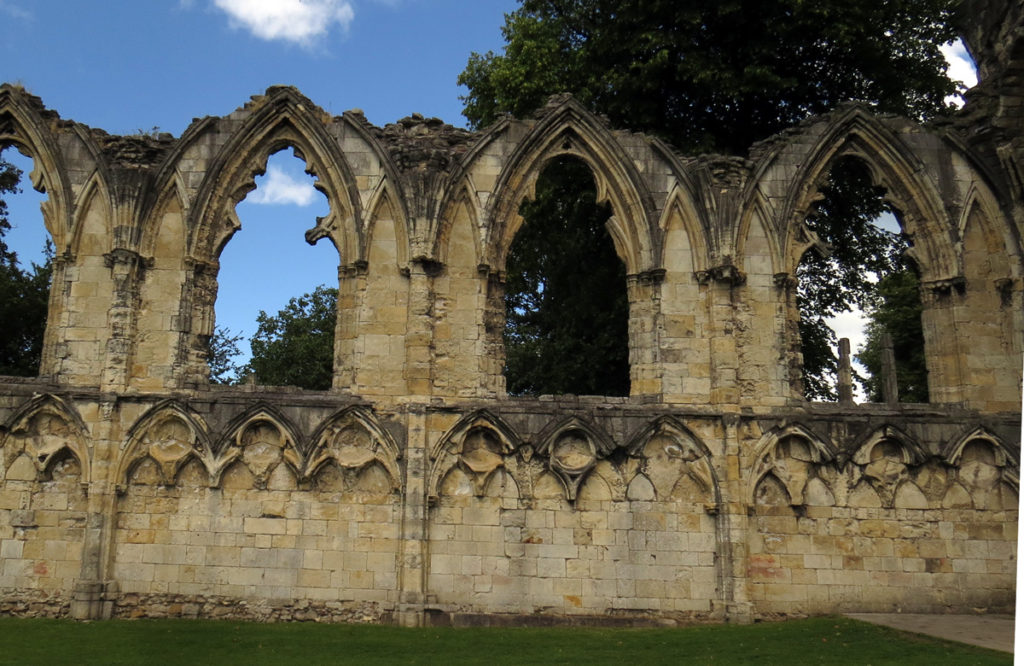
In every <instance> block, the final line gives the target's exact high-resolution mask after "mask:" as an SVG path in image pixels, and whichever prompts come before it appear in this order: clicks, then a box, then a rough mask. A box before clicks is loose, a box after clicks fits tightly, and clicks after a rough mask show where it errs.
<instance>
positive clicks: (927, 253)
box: [758, 104, 961, 281]
mask: <svg viewBox="0 0 1024 666" xmlns="http://www.w3.org/2000/svg"><path fill="white" fill-rule="evenodd" d="M821 122H822V123H824V125H823V126H820V125H819V127H818V128H817V129H818V134H817V136H816V137H815V138H814V140H813V143H812V144H811V146H810V148H809V149H807V150H806V151H805V152H804V153H803V155H801V156H800V158H799V159H800V166H799V168H798V170H797V172H796V173H795V174H794V175H793V177H792V179H791V184H790V185H789V187H788V188H787V191H786V194H785V198H784V200H783V201H782V203H781V206H780V209H779V216H778V218H777V220H778V222H779V224H781V225H783V228H782V229H780V233H781V234H782V239H783V256H784V257H785V262H786V267H787V269H788V270H787V271H786V272H788V273H793V272H794V271H795V268H796V265H797V264H798V263H799V262H800V257H801V256H802V249H803V248H801V247H800V245H799V244H798V243H797V242H795V239H796V238H797V236H798V235H799V233H800V227H802V226H803V225H804V220H805V219H806V217H807V215H808V213H809V212H810V209H811V206H812V205H813V203H814V201H815V200H816V199H817V198H818V196H820V195H819V194H818V190H819V187H820V184H821V183H822V182H823V181H824V179H825V178H826V177H827V174H828V172H829V169H830V168H831V167H832V165H833V164H834V163H835V162H836V160H838V159H839V158H841V157H855V158H858V159H859V160H861V161H862V162H863V163H864V164H865V165H866V166H867V167H868V170H869V171H870V173H871V176H872V180H873V181H874V182H875V183H876V184H878V185H881V186H884V187H885V188H886V199H887V200H888V201H889V202H890V203H891V204H892V205H894V206H895V207H896V208H898V209H899V210H900V211H901V213H902V214H903V224H904V232H905V233H906V234H907V235H908V236H909V237H910V238H911V240H912V243H913V248H912V249H911V251H910V253H909V254H911V256H912V257H913V258H914V260H915V262H916V263H917V264H918V266H919V267H920V269H921V272H922V279H923V280H924V281H933V280H947V279H950V278H953V277H955V276H958V275H959V274H960V273H961V268H960V265H959V263H958V261H957V257H956V253H955V251H954V245H955V240H956V239H955V232H954V230H953V228H952V223H951V221H950V220H949V216H948V213H947V211H946V207H945V206H943V204H942V198H941V196H940V195H939V192H938V190H937V188H936V186H935V184H934V183H933V182H932V180H931V179H930V178H929V177H928V176H927V172H926V169H925V167H924V164H923V162H922V161H921V158H920V157H919V156H918V155H917V154H916V153H915V151H914V149H913V148H911V146H910V145H909V144H908V143H907V142H906V141H904V140H903V139H902V138H900V136H899V135H898V134H897V132H896V131H894V129H892V128H890V127H889V126H887V124H886V123H885V122H883V121H882V120H880V119H879V118H877V117H876V116H875V115H874V114H872V113H871V112H870V111H869V110H868V109H867V108H865V107H864V106H863V105H860V104H852V105H847V106H845V107H843V108H840V109H839V110H838V111H836V112H835V113H833V114H830V115H828V116H825V117H823V118H822V121H821ZM773 157H774V156H773ZM794 157H795V156H794ZM770 161H771V160H766V161H765V162H764V163H762V165H761V167H760V168H759V169H758V177H761V176H764V175H765V172H766V171H767V169H768V168H769V166H770V164H769V163H770Z"/></svg>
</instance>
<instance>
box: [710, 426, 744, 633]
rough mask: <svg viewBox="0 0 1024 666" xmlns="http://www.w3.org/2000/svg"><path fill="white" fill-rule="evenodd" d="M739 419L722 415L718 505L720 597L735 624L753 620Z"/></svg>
mask: <svg viewBox="0 0 1024 666" xmlns="http://www.w3.org/2000/svg"><path fill="white" fill-rule="evenodd" d="M742 425H743V424H742V423H741V419H740V417H739V416H738V415H736V414H724V415H723V416H722V426H721V427H722V434H723V438H724V448H725V470H724V471H725V475H724V479H725V481H724V483H722V501H721V505H720V507H719V521H718V544H717V545H718V552H719V556H720V557H721V558H722V563H721V568H722V574H723V576H722V578H723V580H722V600H723V601H724V603H725V609H724V616H725V617H724V619H725V620H726V621H727V622H735V623H737V624H749V623H750V622H753V603H751V601H750V596H749V592H748V590H747V557H748V544H747V541H748V539H749V536H750V535H749V532H750V525H749V517H748V514H747V501H746V488H745V486H744V476H743V475H742V474H741V472H740V471H741V469H742V465H743V458H742V450H743V447H742V442H741V441H740V428H741V427H742Z"/></svg>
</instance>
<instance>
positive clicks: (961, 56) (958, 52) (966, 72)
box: [939, 39, 978, 106]
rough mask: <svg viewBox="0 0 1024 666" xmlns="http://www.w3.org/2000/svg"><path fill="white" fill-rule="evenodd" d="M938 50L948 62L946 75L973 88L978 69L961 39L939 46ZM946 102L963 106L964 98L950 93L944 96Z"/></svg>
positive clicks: (976, 79)
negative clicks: (948, 95)
mask: <svg viewBox="0 0 1024 666" xmlns="http://www.w3.org/2000/svg"><path fill="white" fill-rule="evenodd" d="M939 50H940V51H942V55H943V56H944V57H945V58H946V62H947V63H948V67H946V76H948V77H949V78H950V79H952V80H953V81H958V82H960V83H962V84H963V85H964V86H965V87H967V88H973V87H974V86H976V85H978V70H977V69H975V67H974V61H973V60H971V56H970V54H968V53H967V49H966V48H965V47H964V43H963V42H962V41H960V40H959V39H958V40H956V41H955V42H953V43H952V44H946V45H944V46H940V47H939ZM946 103H947V104H955V105H956V106H963V105H964V100H963V98H962V97H960V95H951V96H950V97H947V98H946Z"/></svg>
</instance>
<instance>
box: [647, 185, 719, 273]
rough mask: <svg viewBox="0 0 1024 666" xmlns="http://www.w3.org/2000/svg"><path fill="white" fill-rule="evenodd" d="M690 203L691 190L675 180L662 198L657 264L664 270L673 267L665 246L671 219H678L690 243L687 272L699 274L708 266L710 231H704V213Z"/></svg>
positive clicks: (706, 225)
mask: <svg viewBox="0 0 1024 666" xmlns="http://www.w3.org/2000/svg"><path fill="white" fill-rule="evenodd" d="M702 210H703V208H699V209H698V208H697V207H696V206H695V205H694V201H693V195H692V190H690V188H689V187H687V185H686V184H685V183H683V182H679V181H677V182H676V183H675V184H674V185H673V186H672V189H671V190H670V191H669V193H668V197H667V199H666V200H665V207H664V208H663V209H662V212H661V218H660V219H659V220H658V229H659V231H660V233H661V235H662V241H661V252H662V254H661V256H660V257H658V264H659V265H661V266H664V267H665V268H666V269H669V270H672V269H673V268H675V265H674V263H673V262H670V261H669V259H668V257H667V256H666V254H667V253H668V252H669V251H670V248H669V246H668V233H669V230H670V226H671V225H672V224H673V222H674V221H678V224H679V228H680V230H681V231H682V232H683V233H684V234H686V240H687V241H688V243H689V246H690V265H691V267H692V268H691V271H690V272H691V273H701V272H703V271H707V270H708V269H709V268H710V267H711V252H712V248H713V246H714V243H713V238H712V234H710V233H708V224H707V219H706V216H705V215H703V214H701V213H700V212H698V211H702Z"/></svg>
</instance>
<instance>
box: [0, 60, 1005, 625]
mask: <svg viewBox="0 0 1024 666" xmlns="http://www.w3.org/2000/svg"><path fill="white" fill-rule="evenodd" d="M979 52H981V51H979ZM993 81H994V82H993V83H991V84H990V85H992V86H995V87H994V88H993V90H996V89H997V88H998V86H999V85H1001V84H1000V83H999V81H1000V79H999V78H998V77H995V78H994V79H993ZM998 90H1001V91H1002V92H998V94H999V95H1011V94H1012V93H1011V92H1007V90H1008V89H1003V88H998ZM993 94H995V93H993ZM979 99H982V103H983V102H984V98H982V97H980V96H979ZM1015 108H1019V105H1014V104H1003V105H1001V106H1000V107H999V108H998V109H993V110H992V113H991V114H989V116H990V118H987V119H985V120H979V118H980V117H981V116H984V115H985V114H977V113H975V115H971V113H970V112H965V114H963V115H962V116H960V117H958V118H954V119H952V120H949V121H948V122H945V123H944V124H941V125H932V126H922V125H917V124H915V123H912V122H910V121H908V120H905V119H899V118H893V117H883V116H876V115H874V114H873V113H872V112H871V111H870V110H869V109H867V108H866V107H864V106H860V105H850V106H844V107H842V108H840V109H837V110H836V111H834V112H833V113H831V114H828V115H826V116H822V117H817V118H811V119H808V120H807V121H806V122H804V123H803V124H801V125H800V126H799V127H796V128H793V129H792V130H791V131H789V132H787V133H785V134H783V135H780V136H778V137H773V138H772V139H769V140H767V141H765V142H762V143H760V144H757V145H755V146H753V147H752V149H751V151H750V153H749V155H748V156H747V157H745V158H741V157H734V156H733V157H730V156H695V157H688V156H683V155H679V154H678V153H676V152H675V151H674V150H673V149H672V148H671V147H670V146H667V145H665V144H664V143H663V142H661V141H659V140H657V139H654V138H650V137H644V136H643V135H639V134H635V133H631V132H628V131H624V130H620V129H615V128H610V127H608V126H607V124H606V123H605V122H604V121H603V120H601V119H600V118H597V117H595V116H593V115H592V114H590V113H589V112H588V111H586V110H585V109H584V108H583V107H582V105H580V104H579V103H578V102H576V101H574V100H572V99H571V98H567V97H564V96H559V97H557V98H554V99H552V101H551V103H550V104H549V105H548V106H547V107H546V108H545V109H543V110H542V111H541V112H540V113H539V114H538V116H537V117H535V118H530V119H513V118H505V119H503V120H501V121H500V122H499V123H497V124H496V125H495V126H493V127H492V128H490V129H488V130H487V131H486V132H483V133H479V134H475V133H472V132H467V131H465V130H459V129H456V128H452V127H450V126H446V125H444V124H443V123H442V122H441V121H439V120H437V119H425V118H422V117H416V116H413V117H410V118H406V119H402V120H401V121H399V122H398V123H396V124H394V125H390V126H388V127H385V128H375V127H373V126H371V125H370V124H369V123H367V122H366V120H365V118H363V117H362V116H361V114H359V113H358V112H347V113H345V114H343V115H342V116H340V117H332V116H330V115H329V114H327V113H325V112H324V111H323V110H321V109H319V108H317V107H316V106H315V105H314V104H313V103H312V102H310V101H309V100H308V99H306V98H304V97H303V96H302V95H301V94H299V93H298V92H297V91H295V90H294V89H290V88H283V87H276V88H272V89H270V90H268V91H267V92H266V94H264V95H259V96H256V97H254V98H253V99H252V100H251V101H250V102H249V103H248V104H246V105H245V106H243V107H242V108H240V109H238V110H236V111H235V112H233V113H231V114H229V115H228V116H225V117H223V118H207V119H202V120H199V121H196V122H194V123H193V124H192V126H191V127H190V128H189V129H188V130H187V131H186V132H185V134H184V136H182V137H181V138H178V139H175V138H174V137H170V136H155V137H146V136H142V137H114V136H110V135H107V134H105V133H103V132H100V131H98V130H93V129H91V128H87V127H85V126H82V125H79V124H76V123H74V122H72V121H66V120H61V119H59V118H58V117H57V116H56V114H55V113H53V112H51V111H48V110H46V109H45V108H44V107H43V105H42V103H41V102H40V101H39V100H38V99H36V98H34V97H32V96H31V95H29V94H28V93H26V92H25V91H23V90H21V89H18V88H17V87H14V86H9V85H5V86H2V87H0V146H8V145H15V146H16V147H17V148H18V149H19V150H23V151H24V152H26V154H31V155H32V156H33V158H34V159H35V166H36V169H35V171H34V172H33V175H32V180H33V184H34V185H35V186H36V187H37V188H42V189H45V190H46V192H47V193H48V195H49V200H48V201H47V203H46V205H45V217H46V224H47V227H48V229H49V230H50V232H51V235H52V236H53V237H54V240H55V242H56V243H57V246H58V252H59V253H60V257H61V259H60V263H59V268H58V271H57V273H56V274H55V285H56V287H55V289H54V295H53V297H52V298H51V311H50V318H49V320H50V322H51V324H50V330H49V332H48V333H47V335H48V338H47V339H48V341H50V342H48V345H47V351H46V353H45V355H44V362H43V369H42V372H41V376H40V377H39V378H38V379H35V380H24V381H14V382H5V383H3V384H2V386H0V423H2V424H3V425H2V426H0V448H2V450H3V478H4V480H3V484H4V486H3V490H4V491H5V492H7V491H10V493H13V494H11V495H9V496H8V495H4V497H13V498H15V499H13V500H10V501H9V502H8V504H4V505H0V539H3V540H4V543H5V544H7V543H8V542H10V543H12V544H21V545H20V546H7V545H5V547H4V552H5V553H8V552H12V553H13V552H14V551H15V550H17V549H18V548H24V549H28V553H29V555H31V556H32V557H31V558H30V557H29V556H28V555H25V556H24V557H20V558H15V559H18V560H19V562H21V564H18V565H17V566H19V567H22V569H24V570H25V571H34V570H35V569H36V568H38V570H39V571H43V570H46V571H47V572H48V573H47V574H45V575H44V574H25V575H20V574H19V575H18V576H13V577H12V576H8V577H3V576H0V587H8V588H10V589H14V590H23V589H32V588H33V586H34V585H48V586H50V587H51V588H52V590H53V594H54V598H63V599H71V600H72V613H73V614H75V615H76V616H78V617H104V616H109V615H111V614H122V615H123V614H128V613H132V612H136V611H138V612H139V613H141V614H145V613H151V612H156V611H155V609H156V608H158V607H163V608H166V607H167V603H166V602H167V599H169V598H176V597H175V596H174V595H177V596H178V597H180V598H185V599H190V600H191V601H190V602H189V603H194V604H196V605H197V607H202V608H209V607H220V606H223V607H227V606H228V605H232V604H233V603H234V601H237V600H240V599H249V600H251V599H257V598H259V599H261V603H262V602H263V601H266V600H267V599H271V598H272V599H278V598H280V599H284V598H292V599H302V600H320V601H323V600H330V603H333V604H335V605H336V606H337V608H333V607H332V610H324V611H323V612H324V613H325V614H327V615H329V616H330V617H331V618H332V619H352V618H353V617H357V616H358V617H367V618H370V619H374V620H383V619H385V618H386V617H389V616H390V617H393V618H395V619H397V620H398V621H401V622H404V623H422V622H426V621H428V620H429V618H430V617H434V616H437V615H439V614H441V615H443V614H448V615H452V616H454V615H457V614H459V613H490V614H501V613H507V614H517V615H523V616H526V615H532V614H534V613H549V614H554V615H558V616H568V615H579V614H583V615H605V616H611V615H616V614H623V615H624V614H633V615H634V616H636V617H644V618H653V617H659V618H662V619H665V618H668V619H675V620H686V619H692V618H694V617H700V618H708V617H711V618H717V619H725V618H729V619H739V620H748V619H751V618H752V617H755V616H757V615H758V614H778V613H783V614H785V613H808V612H835V611H842V610H886V609H889V608H891V607H892V606H893V605H894V604H897V603H900V604H905V606H904V607H905V608H907V609H908V610H909V609H911V608H916V609H924V610H928V609H934V608H938V607H942V608H947V607H948V605H949V603H950V602H949V599H954V598H955V599H956V600H957V601H956V602H955V604H954V605H956V606H957V607H961V608H967V607H970V606H971V605H988V606H992V607H1003V606H1005V607H1008V606H1009V605H1010V604H1011V603H1012V597H1013V589H1014V584H1013V576H1012V572H1010V571H1009V570H1008V569H1007V568H1006V565H1005V562H1012V559H1013V548H1014V541H1013V538H1012V534H1011V533H1012V531H1013V529H1014V525H1015V522H1016V510H1015V509H1016V502H1017V496H1018V493H1019V442H1018V441H1017V437H1018V436H1019V408H1020V401H1021V395H1020V379H1021V354H1022V350H1024V317H1022V316H1021V314H1020V313H1021V312H1022V311H1024V309H1022V308H1021V307H1020V306H1021V302H1022V298H1024V296H1022V293H1024V291H1022V282H1021V277H1022V276H1024V248H1022V246H1021V241H1020V239H1021V238H1022V236H1024V233H1022V225H1024V222H1022V220H1024V217H1022V212H1021V210H1022V209H1021V206H1022V205H1024V203H1022V198H1021V197H1020V194H1019V192H1017V189H1019V188H1016V187H1015V184H1019V180H1015V178H1018V179H1019V173H1017V172H1015V171H1014V169H1013V167H1012V165H1013V164H1020V163H1024V158H1021V157H1020V143H1019V137H1018V136H1017V135H1018V134H1019V118H1016V117H1014V118H1008V117H1006V115H1005V114H1006V113H1007V111H1006V110H1007V109H1015ZM984 123H989V125H985V127H982V128H979V125H981V124H984ZM1014 123H1016V125H1014ZM986 127H987V128H989V129H992V131H991V132H989V131H987V130H985V128H986ZM1014 127H1016V128H1017V129H1016V130H1014V129H1013V128H1014ZM1007 128H1009V129H1007ZM981 130H984V131H981ZM284 147H292V148H294V149H295V150H296V151H297V153H298V154H299V155H300V156H301V157H302V158H303V159H304V160H305V161H306V163H307V167H308V170H309V172H310V173H312V174H314V175H315V176H316V177H317V178H318V183H319V187H320V188H322V191H323V192H324V193H325V195H326V196H327V198H328V199H329V201H330V203H331V213H330V215H329V216H327V217H326V218H325V219H323V220H321V221H320V222H318V224H317V226H316V227H315V228H314V229H312V230H310V232H309V233H308V238H309V239H310V240H317V239H319V238H323V237H328V238H330V239H331V241H332V242H333V243H334V245H335V247H337V248H338V251H339V259H340V264H341V270H340V272H339V287H340V289H339V292H340V297H339V303H340V305H341V307H340V312H339V323H338V331H339V335H338V336H337V338H336V348H335V359H336V363H335V376H334V387H333V389H332V390H331V391H327V392H318V393H316V394H312V393H302V392H295V391H286V390H279V389H278V388H273V387H252V386H249V387H226V388H220V387H210V386H208V385H207V384H206V382H205V373H204V367H205V366H204V364H205V357H204V353H205V352H204V350H203V345H202V344H201V343H202V336H204V335H209V333H210V332H211V331H212V324H213V321H212V305H213V296H214V294H215V293H216V289H217V284H216V274H217V255H218V253H219V250H220V248H221V247H222V246H223V244H224V242H226V240H227V239H228V238H229V237H230V234H231V233H232V231H233V229H234V228H235V227H236V226H237V220H234V219H233V215H234V213H233V207H234V205H235V203H237V201H238V200H240V199H241V198H242V197H243V196H244V194H245V193H246V192H247V191H248V188H249V186H250V183H251V180H252V177H253V174H255V173H257V172H259V171H260V170H261V169H262V168H263V166H264V164H265V158H266V156H267V155H269V154H270V153H272V152H274V151H276V150H279V149H281V148H284ZM559 155H572V156H574V157H575V158H578V159H580V160H583V161H584V162H585V163H586V164H587V165H588V167H589V168H590V170H591V171H592V173H593V177H594V180H595V183H596V187H597V190H598V194H599V198H600V199H601V200H605V201H607V202H609V204H610V206H611V208H612V211H613V217H612V219H611V220H610V222H609V227H610V231H611V234H612V236H613V238H614V242H615V244H616V248H617V251H618V253H619V255H620V256H621V257H622V259H623V261H624V262H625V264H626V266H627V271H628V273H629V275H628V278H627V279H628V280H629V297H630V300H631V301H632V302H631V321H630V327H631V330H630V335H631V341H630V350H631V366H632V368H631V380H632V387H631V396H630V397H628V398H601V397H576V396H542V397H539V398H536V399H532V398H517V397H509V396H507V395H505V392H504V380H503V378H502V376H501V360H502V350H501V342H500V328H501V327H500V321H501V318H502V312H503V310H502V309H501V300H502V295H503V274H502V267H503V265H504V253H505V252H506V251H507V249H508V243H509V242H510V241H511V239H512V238H513V237H514V235H515V232H516V227H517V225H518V224H519V223H520V222H519V220H518V216H517V211H518V206H519V204H520V202H521V201H522V200H523V199H524V197H529V196H530V195H531V192H532V188H533V185H534V181H535V178H536V176H537V175H538V173H539V171H540V169H542V168H543V165H544V164H545V163H546V162H547V161H548V160H550V159H552V158H555V157H557V156H559ZM993 155H999V156H1002V157H1000V158H998V159H996V158H993ZM844 156H853V157H856V158H859V159H861V160H863V161H864V162H865V163H866V164H867V165H868V167H869V168H870V169H871V170H872V173H873V175H874V178H875V181H876V182H877V183H879V184H881V185H884V186H885V187H886V188H887V190H888V196H889V197H890V198H891V199H892V201H893V202H894V203H895V204H896V205H897V206H898V207H899V208H900V210H901V211H902V212H903V213H904V214H905V216H906V220H905V223H906V229H907V231H908V232H909V233H911V234H912V235H913V240H914V244H915V248H914V252H915V256H914V260H915V262H916V263H917V264H918V266H919V267H920V270H921V273H922V278H923V285H924V288H923V293H922V296H923V302H924V307H925V315H924V318H923V324H924V328H925V335H926V337H927V340H928V347H927V350H926V351H927V354H928V357H929V372H930V375H929V389H930V391H929V393H930V396H931V400H932V404H930V405H896V406H887V405H871V404H862V405H821V404H815V403H808V402H806V401H804V400H803V399H802V397H801V395H800V394H799V391H798V386H797V385H796V384H794V382H793V378H794V377H795V376H798V375H799V367H798V362H799V358H798V355H797V354H796V353H795V352H794V349H793V346H792V341H793V335H792V328H793V326H794V324H795V320H794V319H793V312H792V308H791V305H792V303H791V299H792V295H793V287H794V285H793V279H792V276H793V274H794V270H795V266H796V263H797V262H798V261H799V258H800V255H801V254H802V252H803V251H804V250H805V249H806V246H807V245H808V244H812V243H813V242H814V238H813V237H812V236H810V235H808V234H807V233H805V231H806V230H805V229H804V228H803V220H804V218H805V217H806V213H807V210H808V207H809V206H810V205H811V204H812V203H813V199H814V196H815V191H816V189H817V186H818V184H819V181H820V179H821V178H822V176H823V174H825V173H827V171H828V169H829V168H830V167H831V165H832V164H834V163H835V161H836V160H837V159H840V158H842V157H844ZM1008 165H1009V166H1008ZM35 394H39V395H38V396H36V397H33V396H34V395H35ZM11 502H14V503H15V504H17V507H15V505H14V504H11ZM62 506H64V507H66V508H60V507H62ZM55 507H56V508H55ZM61 520H63V521H65V523H64V524H66V525H73V526H72V527H66V528H61V529H63V530H64V531H61V530H60V529H58V530H56V531H51V532H48V536H47V538H46V539H44V540H43V541H40V543H42V542H46V543H49V544H51V545H49V546H47V547H48V548H50V550H51V551H53V552H58V551H59V552H60V553H63V556H62V557H64V559H60V558H53V557H49V556H45V557H44V556H43V553H42V552H41V551H40V552H39V553H33V552H32V547H30V544H31V543H32V540H31V539H30V538H29V537H28V536H27V535H29V534H31V533H32V530H40V531H42V530H43V528H44V527H47V526H48V525H49V524H50V523H52V524H57V523H59V522H60V521H61ZM79 523H81V524H83V525H88V528H87V529H84V530H80V529H79V528H78V527H77V526H78V525H79ZM5 530H6V531H5ZM19 530H20V531H19ZM76 539H77V541H76ZM978 553H985V554H986V556H985V557H982V556H981V555H978ZM23 554H24V553H23ZM36 555H38V557H36ZM29 562H31V566H29V564H28V563H29ZM183 563H184V564H183ZM12 566H14V565H12ZM26 567H27V568H26ZM57 568H59V570H60V571H61V573H60V575H53V571H56V570H57ZM69 570H72V573H70V574H69V573H68V571H69ZM4 571H7V569H4ZM939 574H941V576H940V575H939ZM968 576H970V577H971V578H970V580H969V581H968ZM879 579H884V580H885V581H886V582H887V584H886V585H878V584H877V580H879ZM798 581H799V582H798ZM968 583H969V584H968ZM118 585H120V586H121V587H120V588H119V587H118ZM837 586H838V587H837ZM840 587H841V589H842V590H843V592H842V594H841V595H839V596H838V597H836V598H832V597H830V596H829V594H826V593H824V592H823V590H834V589H839V588H840ZM119 589H120V590H122V591H124V592H125V593H121V592H119V591H118V590H119ZM263 590H269V591H267V592H264V591H263ZM261 595H263V596H262V597H261ZM267 595H269V596H267ZM230 600H234V601H230ZM222 602H223V603H222ZM62 603H63V602H62ZM133 603H134V604H137V605H136V606H134V607H133V606H131V604H133ZM210 604H212V606H211V605H210ZM236 607H238V608H241V607H242V606H241V605H236ZM324 608H325V609H326V608H327V607H326V606H325V607H324Z"/></svg>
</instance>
